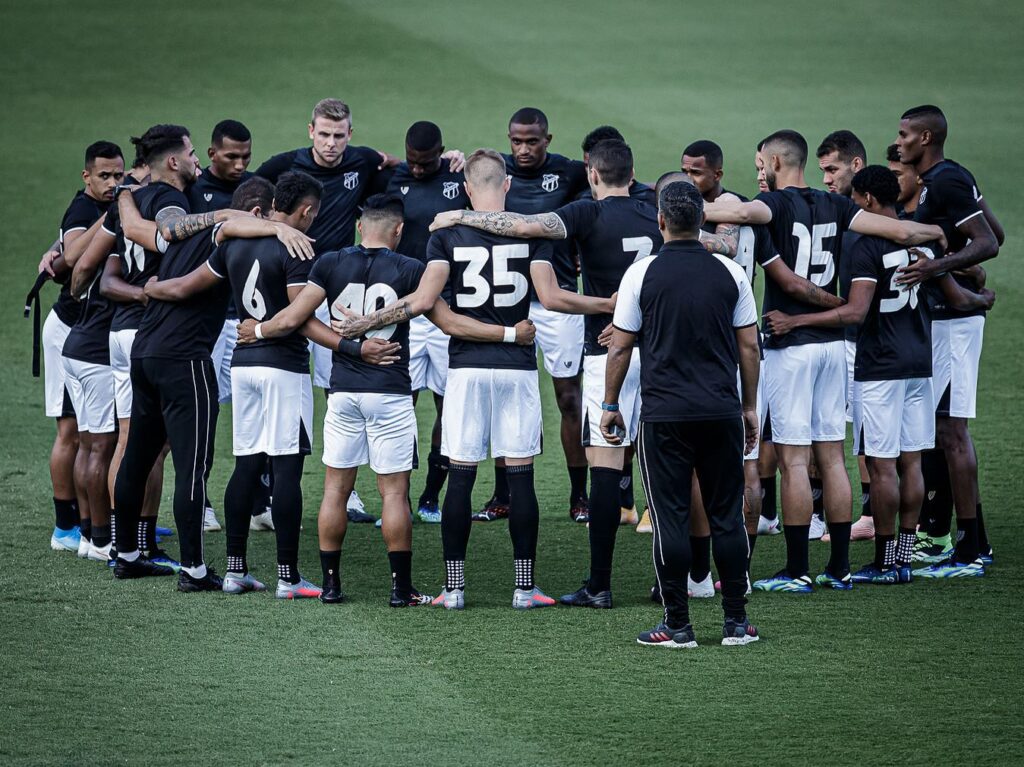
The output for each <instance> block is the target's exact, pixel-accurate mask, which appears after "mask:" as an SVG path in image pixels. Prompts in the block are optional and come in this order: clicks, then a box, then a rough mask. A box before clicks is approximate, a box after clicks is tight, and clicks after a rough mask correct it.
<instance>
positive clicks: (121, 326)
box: [110, 181, 189, 333]
mask: <svg viewBox="0 0 1024 767" xmlns="http://www.w3.org/2000/svg"><path fill="white" fill-rule="evenodd" d="M132 197H133V198H134V199H135V204H136V206H138V209H139V214H140V215H141V216H142V217H143V218H144V219H146V220H147V221H156V217H157V215H159V213H160V212H161V211H164V210H168V209H171V208H177V209H179V210H180V211H181V212H182V213H188V212H189V207H188V198H187V197H186V196H185V193H184V192H182V191H180V190H178V189H175V188H174V187H173V186H171V185H170V184H166V183H164V182H163V181H154V182H152V183H150V184H148V185H147V186H144V187H142V188H141V189H136V190H135V191H134V192H132ZM119 233H120V234H121V237H122V238H123V239H124V250H123V251H119V252H116V253H114V254H112V255H111V258H118V259H120V261H121V277H122V278H124V281H125V282H127V283H128V284H129V285H134V286H135V287H138V288H141V287H142V286H143V285H145V284H146V283H147V282H149V280H150V279H151V278H152V277H155V276H156V275H157V273H158V272H159V270H160V259H161V257H162V256H163V254H162V253H161V252H160V251H158V250H149V249H148V248H144V247H143V246H141V245H139V244H138V243H134V242H132V241H131V240H129V239H127V238H124V233H123V232H120V231H119ZM116 307H117V308H116V309H115V310H114V320H113V322H111V324H110V332H111V333H114V332H116V331H118V330H126V329H130V328H137V327H139V323H140V322H141V321H142V314H143V312H144V311H145V309H146V307H144V306H143V305H142V304H140V303H138V302H137V301H131V302H129V303H124V304H117V305H116Z"/></svg>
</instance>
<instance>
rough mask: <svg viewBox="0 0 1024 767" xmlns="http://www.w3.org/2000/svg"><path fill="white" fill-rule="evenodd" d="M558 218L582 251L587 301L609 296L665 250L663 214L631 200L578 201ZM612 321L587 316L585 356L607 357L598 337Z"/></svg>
mask: <svg viewBox="0 0 1024 767" xmlns="http://www.w3.org/2000/svg"><path fill="white" fill-rule="evenodd" d="M555 214H556V215H557V216H558V217H559V218H560V219H561V220H562V223H563V224H564V225H565V231H566V238H567V239H569V240H572V241H573V242H575V244H576V248H577V249H578V251H579V254H580V267H581V271H582V273H583V294H584V295H587V296H596V297H598V298H608V297H610V296H611V295H612V294H613V293H615V291H617V290H618V289H619V283H620V282H622V275H624V274H625V273H626V270H627V269H628V268H629V267H630V265H631V264H632V263H633V262H634V261H639V260H640V259H641V258H646V257H647V256H649V255H651V253H657V252H658V250H659V249H660V248H661V243H662V238H661V232H660V231H659V230H658V211H657V210H656V209H655V208H652V207H651V206H650V205H648V204H647V203H645V202H640V201H639V200H637V199H634V198H631V197H607V198H605V199H603V200H600V201H598V202H595V201H594V200H576V201H575V202H571V203H569V204H568V205H566V206H565V207H562V208H559V209H558V210H556V211H555ZM611 321H612V317H611V315H610V314H587V315H585V316H584V323H585V324H584V327H585V334H584V341H583V353H584V354H591V355H602V354H607V353H608V350H607V349H606V348H605V347H603V346H601V345H600V344H599V343H598V342H597V337H598V336H599V335H601V331H602V330H604V329H605V327H606V326H607V325H608V323H609V322H611Z"/></svg>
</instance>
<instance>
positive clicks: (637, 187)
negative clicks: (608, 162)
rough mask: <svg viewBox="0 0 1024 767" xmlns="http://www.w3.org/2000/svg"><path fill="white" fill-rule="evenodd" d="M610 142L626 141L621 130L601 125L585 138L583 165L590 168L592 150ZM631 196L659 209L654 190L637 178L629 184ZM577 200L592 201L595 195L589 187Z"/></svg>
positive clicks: (582, 146) (582, 145) (582, 147)
mask: <svg viewBox="0 0 1024 767" xmlns="http://www.w3.org/2000/svg"><path fill="white" fill-rule="evenodd" d="M608 140H614V141H621V142H623V143H625V141H626V139H624V138H623V137H622V134H621V133H619V130H618V129H617V128H614V127H612V126H611V125H601V126H599V127H597V128H594V130H592V131H590V133H588V134H587V135H586V136H584V137H583V143H582V144H580V148H581V149H582V150H583V164H584V165H586V166H588V167H589V166H590V150H591V149H593V148H594V147H595V146H597V145H598V143H599V142H601V141H608ZM629 196H630V197H632V198H633V199H634V200H640V201H641V202H646V203H647V204H648V205H650V206H651V207H652V208H655V209H657V207H658V196H657V195H656V194H655V192H654V189H653V188H652V187H650V186H648V185H647V184H644V183H641V182H639V181H637V180H636V179H635V178H634V179H633V180H632V181H630V182H629ZM577 199H579V200H592V199H594V193H593V191H592V190H591V189H590V187H589V186H588V187H587V188H586V189H584V190H583V191H582V192H580V195H579V197H578V198H577Z"/></svg>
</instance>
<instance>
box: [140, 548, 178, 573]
mask: <svg viewBox="0 0 1024 767" xmlns="http://www.w3.org/2000/svg"><path fill="white" fill-rule="evenodd" d="M145 554H146V558H147V559H148V560H149V561H150V562H153V563H155V564H158V565H160V566H162V567H169V568H171V569H172V570H174V572H178V571H179V570H180V569H181V563H180V562H178V560H176V559H174V558H172V557H171V556H170V555H169V554H168V553H167V552H166V551H164V550H163V549H152V550H150V551H147V552H145Z"/></svg>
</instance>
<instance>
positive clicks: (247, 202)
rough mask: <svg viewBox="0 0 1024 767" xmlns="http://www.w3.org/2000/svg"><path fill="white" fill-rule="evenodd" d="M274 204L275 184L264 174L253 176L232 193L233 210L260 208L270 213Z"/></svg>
mask: <svg viewBox="0 0 1024 767" xmlns="http://www.w3.org/2000/svg"><path fill="white" fill-rule="evenodd" d="M273 205H274V185H273V184H271V183H270V182H269V181H267V180H266V179H265V178H263V177H262V176H253V177H251V178H250V179H248V180H247V181H244V182H243V183H241V184H239V185H238V188H237V189H236V190H235V193H234V194H233V195H231V209H232V210H252V209H253V208H259V209H260V210H261V211H263V212H264V213H269V212H270V209H271V207H273Z"/></svg>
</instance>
